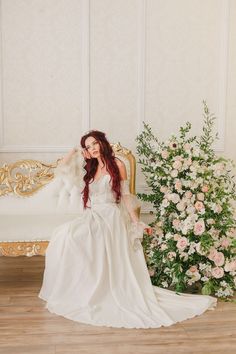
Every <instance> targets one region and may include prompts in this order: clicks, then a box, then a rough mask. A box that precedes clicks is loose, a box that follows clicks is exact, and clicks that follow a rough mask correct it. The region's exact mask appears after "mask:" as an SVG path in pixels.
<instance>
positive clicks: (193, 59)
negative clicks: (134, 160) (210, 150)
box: [0, 0, 236, 190]
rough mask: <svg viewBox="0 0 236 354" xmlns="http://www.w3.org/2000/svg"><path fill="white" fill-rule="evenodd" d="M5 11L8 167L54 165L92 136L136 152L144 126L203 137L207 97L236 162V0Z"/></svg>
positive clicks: (30, 4)
mask: <svg viewBox="0 0 236 354" xmlns="http://www.w3.org/2000/svg"><path fill="white" fill-rule="evenodd" d="M0 4H1V47H0V48H1V56H0V58H1V67H0V75H1V95H0V103H1V110H0V129H1V134H0V163H3V162H4V161H7V162H10V161H14V160H17V159H21V158H28V157H32V158H36V159H37V158H38V159H40V160H43V161H54V160H55V159H56V158H57V157H58V156H61V155H62V154H64V153H65V152H66V151H67V150H68V149H69V148H70V147H72V146H74V145H76V144H78V142H79V140H80V137H81V135H82V134H83V133H85V132H86V131H87V130H89V129H92V128H95V129H100V130H103V131H105V132H107V136H108V138H109V140H110V141H111V142H117V141H120V142H121V143H122V144H123V145H124V146H126V147H128V148H130V149H131V150H133V151H134V152H135V146H136V143H135V140H134V139H135V137H136V135H137V134H138V133H139V132H140V130H141V129H142V121H143V120H145V121H146V122H149V123H150V124H151V126H152V127H153V130H154V132H156V134H157V135H158V136H159V138H160V139H165V138H167V137H168V135H169V134H170V133H172V132H176V131H177V129H178V127H179V126H180V124H183V123H184V122H185V121H187V120H189V121H191V122H192V126H193V133H194V134H195V133H199V132H200V130H201V127H202V122H203V121H202V108H203V106H202V100H203V99H206V100H207V102H208V105H209V108H210V109H211V111H212V112H214V113H215V114H216V115H217V117H218V119H217V129H218V131H219V135H220V141H219V142H218V144H217V145H216V149H217V150H218V151H219V153H220V154H224V155H226V156H228V157H231V158H233V159H234V160H235V161H236V144H235V132H236V100H235V91H236V65H235V63H236V38H235V37H236V21H235V19H236V1H234V0H176V1H174V0H129V1H127V0H90V1H89V0H70V1H68V0H1V1H0ZM143 182H144V179H143V177H142V176H141V174H140V170H139V169H138V176H137V189H138V190H141V189H142V188H143V185H144V184H143Z"/></svg>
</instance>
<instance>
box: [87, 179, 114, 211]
mask: <svg viewBox="0 0 236 354" xmlns="http://www.w3.org/2000/svg"><path fill="white" fill-rule="evenodd" d="M89 197H90V203H91V206H93V205H96V204H102V203H112V204H113V203H115V196H114V193H113V191H112V188H111V176H110V175H108V174H105V175H102V176H101V177H100V178H99V179H98V180H96V181H93V182H92V183H90V184H89Z"/></svg>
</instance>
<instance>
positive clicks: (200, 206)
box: [194, 201, 204, 211]
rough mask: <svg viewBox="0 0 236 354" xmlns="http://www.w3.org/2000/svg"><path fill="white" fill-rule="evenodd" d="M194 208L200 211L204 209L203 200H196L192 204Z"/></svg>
mask: <svg viewBox="0 0 236 354" xmlns="http://www.w3.org/2000/svg"><path fill="white" fill-rule="evenodd" d="M194 206H195V208H196V210H197V211H201V210H202V209H204V204H203V202H200V201H197V202H196V203H195V204H194Z"/></svg>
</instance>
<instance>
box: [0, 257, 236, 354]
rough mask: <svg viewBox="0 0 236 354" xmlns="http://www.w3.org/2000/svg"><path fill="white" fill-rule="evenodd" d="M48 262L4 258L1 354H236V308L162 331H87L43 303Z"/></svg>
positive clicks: (221, 306) (0, 260)
mask: <svg viewBox="0 0 236 354" xmlns="http://www.w3.org/2000/svg"><path fill="white" fill-rule="evenodd" d="M43 269H44V257H40V256H35V257H30V258H28V257H16V258H10V257H0V353H1V354H10V353H11V354H42V353H43V354H55V353H57V354H70V353H78V354H85V353H86V354H91V353H96V354H120V353H122V354H131V353H134V354H141V353H142V354H146V353H148V354H152V353H153V354H154V353H155V354H158V353H174V354H178V353H186V354H190V353H200V354H203V353H204V354H205V353H207V354H211V353H222V354H223V353H224V354H226V353H232V354H233V353H236V304H233V303H225V302H219V303H218V306H217V308H216V309H215V310H214V311H206V312H205V313H204V314H203V315H201V316H198V317H195V318H193V319H189V320H186V321H183V322H181V323H178V324H176V325H173V326H170V327H161V328H157V329H124V328H122V329H116V328H107V327H100V326H92V325H85V324H82V323H78V322H74V321H71V320H68V319H66V318H63V317H62V316H57V315H54V314H51V313H50V312H48V311H47V310H46V309H45V308H44V304H45V303H44V301H43V300H41V299H39V298H38V296H37V294H38V292H39V289H40V286H41V282H42V276H43Z"/></svg>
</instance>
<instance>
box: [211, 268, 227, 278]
mask: <svg viewBox="0 0 236 354" xmlns="http://www.w3.org/2000/svg"><path fill="white" fill-rule="evenodd" d="M211 274H212V276H213V277H214V278H216V279H218V278H222V277H223V276H224V270H223V268H220V267H215V268H212V270H211Z"/></svg>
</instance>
